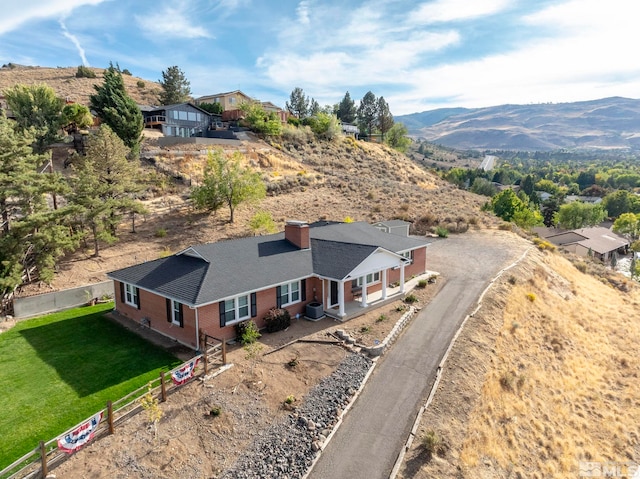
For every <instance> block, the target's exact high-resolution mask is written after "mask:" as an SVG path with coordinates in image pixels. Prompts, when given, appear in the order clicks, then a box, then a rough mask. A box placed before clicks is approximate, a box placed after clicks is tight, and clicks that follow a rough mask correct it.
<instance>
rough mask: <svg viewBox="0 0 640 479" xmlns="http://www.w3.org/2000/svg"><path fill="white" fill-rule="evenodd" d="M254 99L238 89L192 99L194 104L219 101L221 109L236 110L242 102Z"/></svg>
mask: <svg viewBox="0 0 640 479" xmlns="http://www.w3.org/2000/svg"><path fill="white" fill-rule="evenodd" d="M252 101H255V100H254V99H253V98H251V97H250V96H249V95H246V94H244V93H242V92H241V91H240V90H234V91H229V92H226V93H216V94H215V95H205V96H201V97H199V98H196V99H195V100H194V102H195V104H196V105H200V104H201V103H220V104H221V105H222V108H223V111H228V110H237V109H239V108H240V105H241V104H243V103H248V102H252Z"/></svg>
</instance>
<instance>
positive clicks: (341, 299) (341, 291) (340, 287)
mask: <svg viewBox="0 0 640 479" xmlns="http://www.w3.org/2000/svg"><path fill="white" fill-rule="evenodd" d="M338 305H339V306H338V316H340V317H341V318H342V317H344V316H346V313H345V312H344V281H339V282H338Z"/></svg>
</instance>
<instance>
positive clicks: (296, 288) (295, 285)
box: [280, 281, 300, 306]
mask: <svg viewBox="0 0 640 479" xmlns="http://www.w3.org/2000/svg"><path fill="white" fill-rule="evenodd" d="M299 301H300V281H294V282H292V283H285V284H282V285H280V305H281V306H287V305H289V304H293V303H297V302H299Z"/></svg>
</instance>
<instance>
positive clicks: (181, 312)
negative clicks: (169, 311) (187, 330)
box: [178, 303, 184, 328]
mask: <svg viewBox="0 0 640 479" xmlns="http://www.w3.org/2000/svg"><path fill="white" fill-rule="evenodd" d="M178 309H179V311H180V327H181V328H184V313H183V311H182V303H180V304H179V305H178Z"/></svg>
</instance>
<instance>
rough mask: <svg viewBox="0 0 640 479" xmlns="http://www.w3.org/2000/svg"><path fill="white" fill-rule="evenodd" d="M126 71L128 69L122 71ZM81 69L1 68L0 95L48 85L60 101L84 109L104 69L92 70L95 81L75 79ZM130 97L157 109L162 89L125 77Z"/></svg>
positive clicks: (153, 83)
mask: <svg viewBox="0 0 640 479" xmlns="http://www.w3.org/2000/svg"><path fill="white" fill-rule="evenodd" d="M123 68H125V67H123ZM77 70H78V67H77V66H76V67H64V68H63V67H60V68H46V67H23V66H16V67H15V68H8V67H3V68H0V94H1V93H2V92H3V91H4V90H5V89H7V88H10V87H12V86H14V85H16V84H22V85H34V84H38V83H46V84H47V85H49V86H50V87H51V88H53V89H54V91H55V92H56V93H57V94H58V96H59V97H61V98H68V99H69V100H71V101H74V102H76V103H81V104H83V105H88V104H89V95H92V94H94V93H95V89H94V88H93V86H94V85H101V84H102V82H103V81H104V69H103V68H91V70H93V71H94V72H95V73H96V78H76V71H77ZM122 78H123V80H124V86H125V88H126V90H127V93H128V94H129V96H131V98H133V99H134V100H135V101H136V103H139V104H142V105H157V104H158V93H159V92H160V85H159V84H158V83H156V82H153V81H148V80H144V79H142V78H138V77H134V76H131V75H122ZM138 81H142V82H144V86H143V87H139V86H138V85H137V82H138Z"/></svg>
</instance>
